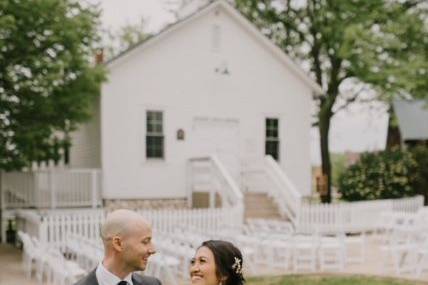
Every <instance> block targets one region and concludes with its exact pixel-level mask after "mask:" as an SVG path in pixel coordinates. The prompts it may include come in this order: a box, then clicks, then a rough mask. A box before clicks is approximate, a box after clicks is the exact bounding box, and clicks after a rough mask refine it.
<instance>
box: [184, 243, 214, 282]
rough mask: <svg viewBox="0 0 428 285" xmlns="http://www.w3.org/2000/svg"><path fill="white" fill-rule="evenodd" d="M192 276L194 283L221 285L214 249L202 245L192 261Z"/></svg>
mask: <svg viewBox="0 0 428 285" xmlns="http://www.w3.org/2000/svg"><path fill="white" fill-rule="evenodd" d="M190 278H191V283H192V285H219V278H218V277H217V272H216V264H215V260H214V255H213V253H212V251H211V250H210V249H209V248H208V247H205V246H202V247H200V248H199V249H198V250H197V251H196V254H195V257H194V258H193V259H192V261H191V265H190Z"/></svg>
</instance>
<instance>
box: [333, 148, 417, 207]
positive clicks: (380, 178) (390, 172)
mask: <svg viewBox="0 0 428 285" xmlns="http://www.w3.org/2000/svg"><path fill="white" fill-rule="evenodd" d="M417 169H418V165H417V162H416V160H415V159H414V157H413V155H412V154H411V153H410V152H409V151H401V150H399V149H394V150H386V151H382V152H377V153H365V154H363V155H362V156H361V159H360V161H359V162H357V163H356V164H354V165H351V166H350V167H349V168H348V169H347V170H346V171H345V172H344V173H343V174H342V175H341V176H340V178H339V192H340V193H341V194H342V198H343V199H344V200H348V201H359V200H374V199H391V198H402V197H409V196H414V195H416V194H417V192H416V190H415V188H414V184H415V181H416V176H417Z"/></svg>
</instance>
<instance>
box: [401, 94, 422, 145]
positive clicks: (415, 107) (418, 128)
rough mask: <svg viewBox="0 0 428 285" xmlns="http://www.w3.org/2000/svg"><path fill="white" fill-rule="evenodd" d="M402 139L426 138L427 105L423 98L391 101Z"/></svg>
mask: <svg viewBox="0 0 428 285" xmlns="http://www.w3.org/2000/svg"><path fill="white" fill-rule="evenodd" d="M393 107H394V111H395V114H396V115H397V119H398V126H399V128H400V133H401V137H402V140H403V141H407V140H428V105H427V102H426V101H423V100H395V101H394V102H393Z"/></svg>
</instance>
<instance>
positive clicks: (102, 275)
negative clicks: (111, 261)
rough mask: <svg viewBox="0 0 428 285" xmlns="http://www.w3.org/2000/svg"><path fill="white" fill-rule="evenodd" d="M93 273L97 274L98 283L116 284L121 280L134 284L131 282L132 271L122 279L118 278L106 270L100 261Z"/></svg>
mask: <svg viewBox="0 0 428 285" xmlns="http://www.w3.org/2000/svg"><path fill="white" fill-rule="evenodd" d="M95 275H96V276H97V280H98V284H99V285H117V283H119V282H120V281H122V280H125V281H126V282H128V284H129V285H134V283H133V282H132V272H131V273H129V274H128V275H127V276H126V277H125V278H124V279H120V278H119V277H117V276H116V275H114V274H113V273H111V272H110V271H108V270H107V268H105V267H104V265H103V263H102V262H100V263H99V264H98V266H97V270H96V271H95Z"/></svg>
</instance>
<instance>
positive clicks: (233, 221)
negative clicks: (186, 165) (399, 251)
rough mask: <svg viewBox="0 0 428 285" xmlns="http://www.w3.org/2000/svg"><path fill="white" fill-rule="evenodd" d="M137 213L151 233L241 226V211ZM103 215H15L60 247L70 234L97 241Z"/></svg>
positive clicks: (99, 212)
mask: <svg viewBox="0 0 428 285" xmlns="http://www.w3.org/2000/svg"><path fill="white" fill-rule="evenodd" d="M139 213H140V214H141V215H142V216H144V217H145V218H146V219H148V220H149V221H150V222H151V224H152V227H153V229H154V232H155V233H156V231H160V232H163V233H168V232H169V233H172V232H174V231H175V230H177V229H178V228H186V229H189V228H195V229H198V230H200V231H206V232H216V231H220V230H222V229H225V228H228V227H231V228H237V227H241V225H242V223H243V220H242V219H243V210H242V208H238V207H235V208H215V209H171V210H144V211H139ZM105 215H106V212H105V211H104V210H102V209H79V210H77V209H76V210H47V211H35V210H19V211H17V213H16V216H17V221H18V222H17V227H18V229H19V230H22V231H24V232H27V233H29V234H30V235H33V236H36V237H38V238H39V239H40V240H41V241H42V242H49V243H52V244H55V245H57V246H59V247H60V248H63V247H64V246H66V244H67V236H68V235H69V234H75V235H79V236H81V237H83V238H86V239H89V240H96V239H99V233H100V226H101V224H102V222H103V221H104V218H105Z"/></svg>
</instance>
